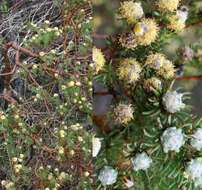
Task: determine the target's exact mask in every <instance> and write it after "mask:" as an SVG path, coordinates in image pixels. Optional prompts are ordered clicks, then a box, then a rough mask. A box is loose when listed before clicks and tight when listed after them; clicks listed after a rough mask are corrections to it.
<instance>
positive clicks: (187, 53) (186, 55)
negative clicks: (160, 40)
mask: <svg viewBox="0 0 202 190" xmlns="http://www.w3.org/2000/svg"><path fill="white" fill-rule="evenodd" d="M181 54H182V57H183V59H184V60H185V61H191V60H192V59H193V57H194V50H193V49H191V48H190V47H189V46H185V47H184V48H183V49H182V51H181Z"/></svg>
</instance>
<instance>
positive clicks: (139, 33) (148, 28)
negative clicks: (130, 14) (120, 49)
mask: <svg viewBox="0 0 202 190" xmlns="http://www.w3.org/2000/svg"><path fill="white" fill-rule="evenodd" d="M133 32H134V34H135V37H136V40H137V43H138V44H139V45H150V44H151V43H152V42H154V41H155V40H156V38H157V36H158V32H159V27H158V26H157V24H156V22H155V20H154V19H142V21H141V22H138V23H137V24H136V25H135V27H134V29H133Z"/></svg>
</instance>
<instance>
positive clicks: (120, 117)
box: [113, 103, 134, 124]
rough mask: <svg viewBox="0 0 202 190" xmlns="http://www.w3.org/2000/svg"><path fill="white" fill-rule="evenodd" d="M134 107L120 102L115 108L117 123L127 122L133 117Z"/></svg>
mask: <svg viewBox="0 0 202 190" xmlns="http://www.w3.org/2000/svg"><path fill="white" fill-rule="evenodd" d="M133 112H134V110H133V108H132V106H131V105H127V104H122V103H120V104H119V105H118V106H117V107H115V108H114V114H113V116H114V121H115V123H116V124H127V123H128V122H129V121H131V120H132V119H133Z"/></svg>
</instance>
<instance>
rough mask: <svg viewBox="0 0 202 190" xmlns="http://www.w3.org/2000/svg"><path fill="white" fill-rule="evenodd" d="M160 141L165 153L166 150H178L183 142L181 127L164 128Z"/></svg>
mask: <svg viewBox="0 0 202 190" xmlns="http://www.w3.org/2000/svg"><path fill="white" fill-rule="evenodd" d="M161 143H162V145H163V150H164V152H165V153H167V152H168V151H175V152H179V151H180V148H181V146H183V145H184V143H185V140H184V134H183V133H182V129H177V128H176V127H170V128H168V129H166V130H165V131H164V132H163V135H162V136H161Z"/></svg>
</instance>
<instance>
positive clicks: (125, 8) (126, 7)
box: [120, 1, 144, 24]
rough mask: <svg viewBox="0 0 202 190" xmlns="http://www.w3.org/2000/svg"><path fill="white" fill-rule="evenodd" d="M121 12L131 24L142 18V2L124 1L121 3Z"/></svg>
mask: <svg viewBox="0 0 202 190" xmlns="http://www.w3.org/2000/svg"><path fill="white" fill-rule="evenodd" d="M120 14H121V16H122V18H124V19H126V20H127V22H128V23H129V24H132V23H135V22H136V21H137V20H138V19H140V18H142V17H143V15H144V11H143V9H142V5H141V3H140V2H133V1H124V2H122V3H121V7H120Z"/></svg>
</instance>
